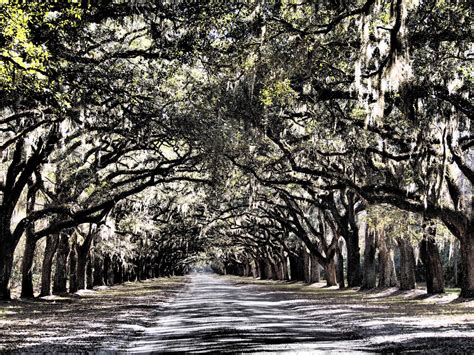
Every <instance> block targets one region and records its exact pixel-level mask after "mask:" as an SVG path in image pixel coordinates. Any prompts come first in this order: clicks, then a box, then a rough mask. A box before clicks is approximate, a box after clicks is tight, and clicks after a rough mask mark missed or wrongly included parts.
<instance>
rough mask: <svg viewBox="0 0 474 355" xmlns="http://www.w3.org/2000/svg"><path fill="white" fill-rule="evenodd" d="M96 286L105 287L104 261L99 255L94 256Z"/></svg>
mask: <svg viewBox="0 0 474 355" xmlns="http://www.w3.org/2000/svg"><path fill="white" fill-rule="evenodd" d="M93 259H94V286H103V285H104V261H103V260H102V258H101V257H99V256H98V255H94V258H93Z"/></svg>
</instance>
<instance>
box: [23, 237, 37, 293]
mask: <svg viewBox="0 0 474 355" xmlns="http://www.w3.org/2000/svg"><path fill="white" fill-rule="evenodd" d="M35 250H36V239H35V238H34V235H33V234H30V233H27V236H26V241H25V250H24V251H23V260H22V265H21V297H22V298H33V297H34V293H33V263H34V259H35Z"/></svg>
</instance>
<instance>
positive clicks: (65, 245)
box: [53, 233, 69, 294]
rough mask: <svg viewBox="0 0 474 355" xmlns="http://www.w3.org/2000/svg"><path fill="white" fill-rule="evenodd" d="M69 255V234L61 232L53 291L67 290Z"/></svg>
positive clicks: (64, 291)
mask: <svg viewBox="0 0 474 355" xmlns="http://www.w3.org/2000/svg"><path fill="white" fill-rule="evenodd" d="M68 255H69V236H68V235H67V234H65V233H61V237H60V238H59V244H58V250H57V252H56V269H55V271H54V281H53V293H54V294H64V293H66V292H67V257H68Z"/></svg>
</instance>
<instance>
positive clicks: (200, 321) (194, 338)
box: [130, 274, 361, 352]
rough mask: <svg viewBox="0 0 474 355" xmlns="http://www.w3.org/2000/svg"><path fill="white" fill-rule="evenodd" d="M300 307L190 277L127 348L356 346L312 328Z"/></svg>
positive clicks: (336, 333) (326, 329) (325, 328)
mask: <svg viewBox="0 0 474 355" xmlns="http://www.w3.org/2000/svg"><path fill="white" fill-rule="evenodd" d="M304 303H306V300H304V299H298V298H296V299H294V298H293V297H292V295H291V294H288V293H285V292H282V291H270V290H268V289H261V290H258V288H255V287H252V286H249V285H239V284H236V283H234V282H231V281H229V280H227V279H224V278H221V277H217V276H215V275H212V274H195V275H193V276H192V278H191V281H190V284H189V286H188V287H186V288H185V289H184V290H183V291H182V292H181V293H180V294H179V295H177V297H176V299H175V300H174V301H173V302H171V303H170V304H169V305H168V307H167V308H166V309H165V310H164V312H162V313H161V315H158V314H157V323H156V325H155V326H153V327H150V328H147V329H146V331H145V332H144V334H143V338H142V339H140V340H139V341H137V342H135V343H134V344H133V346H132V347H131V348H130V350H131V351H133V352H152V351H176V352H182V351H191V352H201V351H212V352H227V351H229V352H234V351H235V352H244V351H245V352H247V351H288V352H294V351H315V350H320V351H330V350H333V351H337V350H340V351H342V350H347V349H348V348H352V349H356V348H357V347H358V346H360V345H361V344H360V343H358V342H354V341H352V339H353V338H354V337H355V334H353V333H351V332H348V331H344V330H341V329H336V328H334V327H331V326H329V325H327V324H320V323H319V324H318V323H317V322H315V321H314V319H313V318H312V317H311V316H306V315H305V313H304V312H302V311H301V310H300V311H298V308H299V307H302V306H303V305H304Z"/></svg>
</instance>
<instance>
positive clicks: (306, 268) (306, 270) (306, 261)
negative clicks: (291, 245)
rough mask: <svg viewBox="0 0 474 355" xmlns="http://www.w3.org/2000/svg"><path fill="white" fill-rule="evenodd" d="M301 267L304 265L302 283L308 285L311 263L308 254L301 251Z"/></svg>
mask: <svg viewBox="0 0 474 355" xmlns="http://www.w3.org/2000/svg"><path fill="white" fill-rule="evenodd" d="M303 265H304V282H306V283H310V282H311V261H310V254H309V253H308V251H307V250H306V248H304V249H303Z"/></svg>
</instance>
